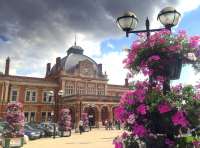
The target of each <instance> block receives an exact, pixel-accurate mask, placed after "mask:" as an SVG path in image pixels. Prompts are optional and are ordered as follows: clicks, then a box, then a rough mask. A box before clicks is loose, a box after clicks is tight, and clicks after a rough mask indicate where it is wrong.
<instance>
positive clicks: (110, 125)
mask: <svg viewBox="0 0 200 148" xmlns="http://www.w3.org/2000/svg"><path fill="white" fill-rule="evenodd" d="M108 127H109V130H111V129H112V122H111V121H109V122H108Z"/></svg>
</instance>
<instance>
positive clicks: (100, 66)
mask: <svg viewBox="0 0 200 148" xmlns="http://www.w3.org/2000/svg"><path fill="white" fill-rule="evenodd" d="M98 70H99V74H100V75H102V64H98Z"/></svg>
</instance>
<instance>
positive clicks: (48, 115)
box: [41, 111, 52, 122]
mask: <svg viewBox="0 0 200 148" xmlns="http://www.w3.org/2000/svg"><path fill="white" fill-rule="evenodd" d="M41 120H42V122H46V121H52V116H51V112H45V111H43V112H42V114H41Z"/></svg>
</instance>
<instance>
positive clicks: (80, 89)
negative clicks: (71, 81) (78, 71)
mask: <svg viewBox="0 0 200 148" xmlns="http://www.w3.org/2000/svg"><path fill="white" fill-rule="evenodd" d="M76 89H77V90H76V92H77V94H85V90H86V89H85V83H83V82H79V83H77V88H76Z"/></svg>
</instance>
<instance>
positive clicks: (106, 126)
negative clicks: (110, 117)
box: [104, 120, 108, 130]
mask: <svg viewBox="0 0 200 148" xmlns="http://www.w3.org/2000/svg"><path fill="white" fill-rule="evenodd" d="M104 125H105V129H106V130H108V121H107V120H105V122H104Z"/></svg>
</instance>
